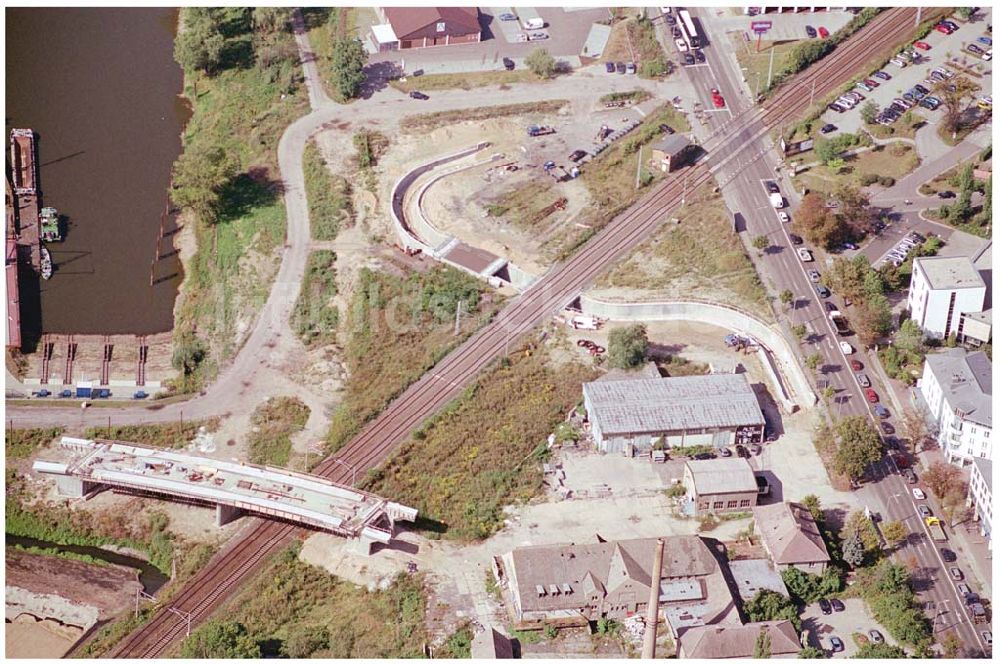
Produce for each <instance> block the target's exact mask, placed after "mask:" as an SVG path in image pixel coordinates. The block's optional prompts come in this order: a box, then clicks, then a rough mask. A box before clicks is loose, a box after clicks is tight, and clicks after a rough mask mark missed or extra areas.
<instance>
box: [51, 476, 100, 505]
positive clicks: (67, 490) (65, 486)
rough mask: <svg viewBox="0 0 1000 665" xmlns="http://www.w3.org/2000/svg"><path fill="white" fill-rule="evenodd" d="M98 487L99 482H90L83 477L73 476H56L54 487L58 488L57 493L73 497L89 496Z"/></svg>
mask: <svg viewBox="0 0 1000 665" xmlns="http://www.w3.org/2000/svg"><path fill="white" fill-rule="evenodd" d="M100 487H101V484H100V483H92V482H90V481H88V480H84V479H83V478H75V477H73V476H58V477H57V478H56V488H57V489H58V490H59V495H60V496H69V497H73V498H74V499H81V498H84V497H87V496H90V495H91V494H93V493H94V492H96V491H97V490H98V489H100Z"/></svg>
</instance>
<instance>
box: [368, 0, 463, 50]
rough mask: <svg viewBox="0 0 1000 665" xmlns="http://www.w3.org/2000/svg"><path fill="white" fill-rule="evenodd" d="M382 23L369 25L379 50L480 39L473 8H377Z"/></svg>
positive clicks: (446, 44) (460, 42) (423, 46)
mask: <svg viewBox="0 0 1000 665" xmlns="http://www.w3.org/2000/svg"><path fill="white" fill-rule="evenodd" d="M377 11H378V15H379V17H380V18H381V19H382V24H381V25H375V26H372V38H373V40H374V43H375V44H376V46H377V47H378V50H379V51H396V50H402V49H412V48H426V47H429V46H449V45H452V44H469V43H475V42H478V41H480V39H481V38H482V29H481V27H480V25H479V10H478V9H477V8H476V7H379V8H378V10H377Z"/></svg>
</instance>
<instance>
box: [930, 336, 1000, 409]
mask: <svg viewBox="0 0 1000 665" xmlns="http://www.w3.org/2000/svg"><path fill="white" fill-rule="evenodd" d="M927 366H928V367H930V370H931V372H932V373H933V374H934V376H935V377H936V378H937V381H938V383H939V384H940V385H941V391H942V393H943V394H944V399H945V400H946V401H947V402H948V406H950V407H951V408H952V409H958V410H960V411H962V412H963V413H964V416H963V418H964V419H965V420H970V421H972V422H974V423H978V424H980V425H985V426H986V427H993V404H992V396H993V376H992V371H993V365H992V363H990V359H989V358H988V357H987V356H986V354H985V353H983V352H982V351H976V352H975V353H968V352H967V351H966V350H965V349H962V348H954V349H947V350H946V351H942V352H940V353H931V354H928V355H927Z"/></svg>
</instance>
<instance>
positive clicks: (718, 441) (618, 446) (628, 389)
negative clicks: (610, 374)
mask: <svg viewBox="0 0 1000 665" xmlns="http://www.w3.org/2000/svg"><path fill="white" fill-rule="evenodd" d="M583 404H584V407H585V408H586V410H587V418H588V420H589V421H590V428H591V435H592V437H593V439H594V443H595V445H596V446H597V448H598V449H599V450H601V451H603V452H609V453H624V454H626V455H629V456H632V455H634V454H635V453H636V452H637V451H647V450H650V449H652V448H656V449H660V448H678V447H684V446H700V445H706V446H715V447H718V448H721V447H725V446H729V445H733V444H735V443H754V442H760V441H763V439H764V415H763V414H762V413H761V411H760V405H759V404H758V403H757V396H756V395H755V394H754V392H753V388H752V387H751V385H750V381H749V379H748V378H747V376H746V374H709V375H705V376H679V377H665V378H659V379H632V380H625V381H594V382H592V383H586V384H584V386H583Z"/></svg>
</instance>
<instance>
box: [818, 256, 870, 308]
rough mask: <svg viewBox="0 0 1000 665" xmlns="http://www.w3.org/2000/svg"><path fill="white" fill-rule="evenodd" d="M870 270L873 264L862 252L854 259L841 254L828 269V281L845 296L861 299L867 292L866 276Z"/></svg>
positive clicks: (854, 299) (851, 298)
mask: <svg viewBox="0 0 1000 665" xmlns="http://www.w3.org/2000/svg"><path fill="white" fill-rule="evenodd" d="M870 270H871V264H869V263H868V259H867V258H865V257H864V256H863V255H861V254H859V255H858V256H855V257H854V258H853V259H848V258H844V257H842V256H840V257H837V258H836V259H834V260H833V264H832V265H831V266H830V269H829V270H828V271H827V273H826V283H827V284H828V285H829V286H830V288H831V289H833V290H834V291H836V292H837V293H839V294H840V295H842V296H844V297H845V298H849V299H850V300H853V301H860V300H862V298H863V296H864V293H865V283H866V279H865V276H866V275H867V273H868V271H870Z"/></svg>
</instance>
